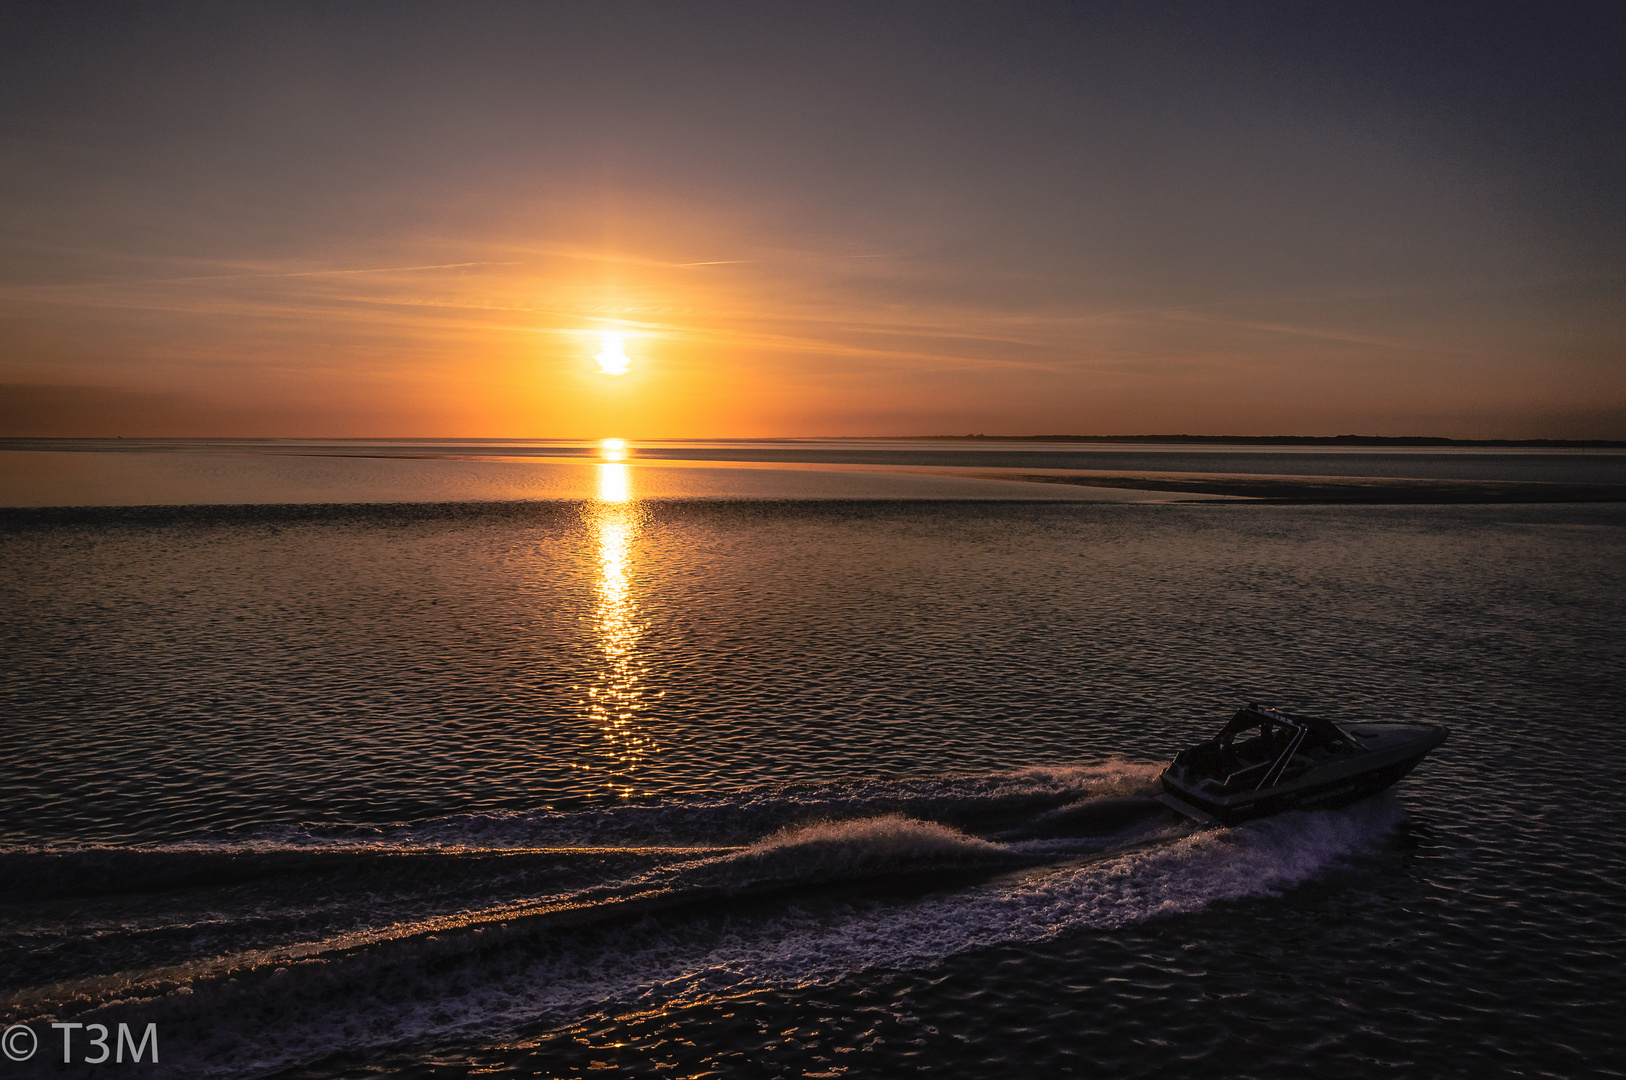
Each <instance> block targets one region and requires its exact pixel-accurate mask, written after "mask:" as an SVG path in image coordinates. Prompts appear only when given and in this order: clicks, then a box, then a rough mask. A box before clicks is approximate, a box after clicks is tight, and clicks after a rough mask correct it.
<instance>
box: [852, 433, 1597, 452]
mask: <svg viewBox="0 0 1626 1080" xmlns="http://www.w3.org/2000/svg"><path fill="white" fill-rule="evenodd" d="M836 439H840V440H842V441H864V442H883V441H884V442H1047V443H1156V444H1163V445H1167V444H1170V443H1176V444H1187V445H1191V444H1198V443H1202V444H1228V445H1232V446H1235V445H1238V444H1240V445H1243V446H1423V447H1428V446H1447V447H1449V446H1463V447H1476V446H1492V447H1495V446H1505V447H1509V448H1513V449H1518V448H1531V449H1539V448H1558V449H1565V448H1574V449H1579V450H1587V449H1593V450H1596V449H1606V450H1618V449H1626V440H1622V439H1447V438H1443V437H1441V436H1437V435H838V436H836V437H835V439H832V440H831V441H835V440H836Z"/></svg>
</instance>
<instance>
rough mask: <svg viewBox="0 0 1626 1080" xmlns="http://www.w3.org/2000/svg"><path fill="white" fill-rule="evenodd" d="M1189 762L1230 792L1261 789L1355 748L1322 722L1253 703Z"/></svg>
mask: <svg viewBox="0 0 1626 1080" xmlns="http://www.w3.org/2000/svg"><path fill="white" fill-rule="evenodd" d="M1201 750H1202V751H1203V752H1201V753H1200V754H1198V755H1195V756H1194V760H1192V762H1191V764H1192V765H1193V766H1194V767H1195V768H1196V769H1197V771H1198V773H1199V774H1200V775H1204V776H1207V777H1210V778H1212V779H1214V780H1217V781H1220V782H1221V783H1222V784H1223V786H1224V787H1225V788H1227V789H1232V790H1235V789H1239V788H1263V787H1269V786H1270V785H1272V784H1275V783H1277V782H1279V781H1280V780H1282V779H1284V778H1286V779H1291V778H1292V777H1293V776H1294V775H1295V774H1297V773H1299V772H1301V771H1302V770H1304V769H1306V768H1309V767H1310V766H1312V765H1314V764H1316V763H1317V762H1318V761H1321V760H1323V759H1326V758H1329V757H1334V756H1339V755H1342V754H1346V753H1352V752H1356V751H1357V748H1356V747H1355V746H1354V745H1353V744H1351V743H1350V742H1349V740H1348V739H1346V738H1345V737H1344V735H1343V733H1342V732H1340V731H1339V730H1338V729H1337V728H1336V727H1334V726H1333V725H1332V724H1330V723H1328V722H1326V721H1324V720H1306V719H1301V718H1299V717H1290V716H1287V715H1285V714H1283V713H1279V712H1277V711H1276V710H1274V709H1267V708H1264V707H1262V706H1259V705H1250V706H1248V707H1247V708H1245V709H1242V710H1241V711H1239V712H1238V713H1237V714H1236V715H1235V716H1233V717H1232V718H1231V722H1230V723H1228V724H1226V725H1225V727H1224V728H1223V729H1222V730H1221V731H1220V733H1219V735H1218V736H1217V737H1215V738H1214V739H1213V740H1212V741H1211V742H1209V743H1208V744H1206V746H1204V747H1203V748H1201Z"/></svg>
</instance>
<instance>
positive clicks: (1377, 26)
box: [0, 2, 1626, 439]
mask: <svg viewBox="0 0 1626 1080" xmlns="http://www.w3.org/2000/svg"><path fill="white" fill-rule="evenodd" d="M7 22H8V29H7V32H6V34H5V35H4V41H3V44H0V50H3V56H0V144H3V151H0V384H3V385H0V434H7V435H119V434H122V435H130V436H135V435H249V436H268V435H288V436H362V435H400V436H492V437H504V436H505V437H580V438H598V437H602V436H609V435H617V436H623V437H629V438H660V437H749V436H819V435H887V434H891V435H911V434H916V435H923V434H942V433H967V432H987V433H990V434H992V433H1001V434H1041V433H1078V434H1128V433H1152V432H1157V433H1172V432H1193V433H1233V434H1311V435H1314V434H1323V435H1324V434H1338V433H1345V432H1355V433H1364V434H1379V435H1405V434H1427V435H1450V436H1458V437H1515V438H1519V437H1560V438H1562V437H1575V438H1617V439H1618V438H1626V6H1623V5H1621V4H1619V3H1600V4H1592V5H1589V4H1537V3H1529V4H1519V5H1502V4H1495V3H1464V4H1460V5H1449V4H1448V5H1439V4H1415V3H1404V4H1394V5H1382V4H1373V3H1361V4H1349V5H1310V4H1302V5H1300V4H1286V5H1274V4H1214V3H1187V4H1155V3H1132V4H1121V5H1118V4H1045V3H1030V4H1009V3H988V4H951V3H924V4H885V3H883V4H874V3H864V4H833V3H803V4H775V3H691V4H681V3H663V4H655V3H613V2H608V3H535V4H457V5H452V4H404V3H387V4H386V3H379V4H346V5H333V4H311V5H296V4H276V5H264V6H248V5H236V4H226V5H221V4H200V5H196V6H187V5H162V4H159V5H153V4H134V3H132V4H98V5H61V4H45V5H39V6H37V7H33V8H31V9H29V10H26V11H24V12H22V13H21V14H8V16H7ZM607 333H608V334H618V335H620V340H619V344H620V347H621V348H622V349H623V350H624V353H625V356H626V358H627V367H628V370H627V372H626V374H624V375H620V376H614V375H607V374H603V373H601V372H600V365H599V363H598V361H597V360H595V356H597V355H598V354H600V353H601V352H602V351H603V350H604V349H605V338H604V337H603V335H604V334H607ZM615 344H616V343H615V341H611V345H612V347H613V346H614V345H615Z"/></svg>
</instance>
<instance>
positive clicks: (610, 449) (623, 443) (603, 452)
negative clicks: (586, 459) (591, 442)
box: [598, 439, 627, 461]
mask: <svg viewBox="0 0 1626 1080" xmlns="http://www.w3.org/2000/svg"><path fill="white" fill-rule="evenodd" d="M598 456H599V457H601V458H603V459H604V460H605V461H620V460H622V459H623V458H625V457H626V456H627V440H625V439H601V440H599V444H598Z"/></svg>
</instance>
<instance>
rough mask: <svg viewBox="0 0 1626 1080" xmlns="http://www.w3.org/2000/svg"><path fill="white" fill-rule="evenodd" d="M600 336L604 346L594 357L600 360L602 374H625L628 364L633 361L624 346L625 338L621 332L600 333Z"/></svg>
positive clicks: (599, 366) (599, 365)
mask: <svg viewBox="0 0 1626 1080" xmlns="http://www.w3.org/2000/svg"><path fill="white" fill-rule="evenodd" d="M599 338H600V340H602V341H603V342H604V347H603V348H602V349H600V350H599V353H598V355H597V356H595V357H593V359H594V360H597V361H598V370H599V373H600V374H602V375H625V374H626V373H627V366H628V365H629V364H631V363H632V361H631V360H629V359H628V358H627V352H626V350H625V349H624V348H622V345H623V343H624V340H625V339H623V338H622V336H621V335H620V334H600V335H599Z"/></svg>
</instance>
